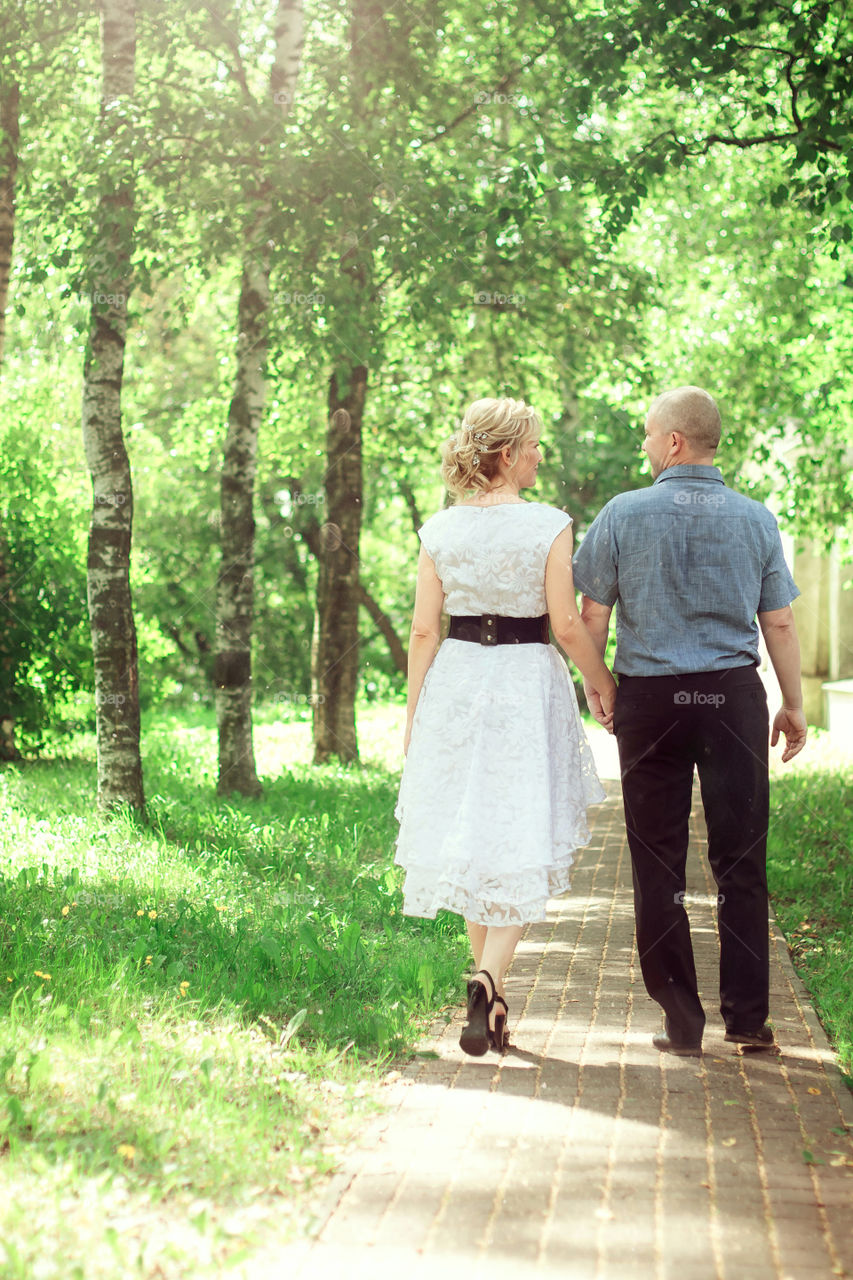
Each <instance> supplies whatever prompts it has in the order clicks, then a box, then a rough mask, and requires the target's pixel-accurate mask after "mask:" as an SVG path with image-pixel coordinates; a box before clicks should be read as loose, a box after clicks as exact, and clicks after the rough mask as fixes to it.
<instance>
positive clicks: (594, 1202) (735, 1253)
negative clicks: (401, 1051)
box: [241, 782, 853, 1280]
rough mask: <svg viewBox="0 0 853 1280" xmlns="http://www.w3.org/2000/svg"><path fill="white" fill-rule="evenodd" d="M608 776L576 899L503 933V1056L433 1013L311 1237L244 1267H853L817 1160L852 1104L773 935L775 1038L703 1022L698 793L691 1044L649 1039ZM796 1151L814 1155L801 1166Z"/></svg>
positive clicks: (841, 1216)
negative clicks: (522, 928) (700, 1027)
mask: <svg viewBox="0 0 853 1280" xmlns="http://www.w3.org/2000/svg"><path fill="white" fill-rule="evenodd" d="M608 788H609V791H610V799H609V800H608V802H607V803H606V804H605V805H603V806H601V807H600V808H599V809H598V810H597V811H594V817H593V822H594V828H593V837H594V838H593V841H592V843H591V844H590V846H589V847H588V848H587V849H586V850H585V851H583V853H582V854H581V855H580V857H579V859H578V866H577V870H576V874H575V877H574V886H573V894H572V895H570V896H569V897H567V898H564V899H562V900H560V901H558V902H554V903H552V904H550V910H549V920H548V921H547V923H544V924H537V925H534V926H532V927H531V928H529V929H528V930H527V931H526V933H525V936H524V938H523V939H522V943H521V945H520V946H519V949H518V953H517V955H516V960H515V963H514V966H513V969H512V971H511V972H510V975H509V978H508V983H507V990H508V999H509V1002H510V1027H511V1034H512V1039H513V1048H512V1049H511V1050H510V1052H509V1053H508V1054H507V1055H505V1056H503V1057H498V1056H497V1055H494V1054H489V1055H488V1057H487V1058H485V1059H480V1060H475V1059H467V1058H465V1056H464V1055H463V1054H462V1053H461V1051H460V1049H459V1047H458V1037H459V1031H460V1028H461V1025H462V1022H463V1011H462V1010H461V1009H460V1010H456V1011H455V1012H454V1013H453V1015H452V1017H451V1020H450V1021H449V1022H447V1021H441V1022H439V1023H437V1024H436V1027H435V1028H434V1030H433V1033H432V1036H431V1037H430V1040H429V1041H428V1044H427V1045H426V1046H425V1047H427V1048H432V1049H434V1050H435V1051H436V1052H437V1053H438V1054H439V1055H440V1056H439V1058H438V1059H423V1060H420V1061H418V1062H416V1063H412V1064H410V1065H409V1066H407V1067H406V1068H405V1069H404V1071H403V1081H402V1082H401V1085H402V1086H404V1087H399V1086H398V1087H397V1088H396V1089H390V1090H389V1091H388V1093H387V1094H386V1101H387V1102H388V1105H389V1108H390V1111H389V1114H388V1116H387V1117H386V1120H385V1122H384V1124H379V1125H377V1126H376V1128H375V1130H372V1131H371V1133H372V1137H371V1138H370V1141H369V1143H368V1142H367V1140H366V1139H365V1142H364V1143H363V1144H362V1145H361V1146H360V1147H358V1148H355V1149H354V1150H353V1153H352V1156H351V1157H350V1158H349V1159H348V1161H347V1163H346V1165H345V1167H344V1168H343V1169H342V1170H341V1171H340V1172H339V1174H338V1175H337V1176H336V1178H335V1181H334V1183H333V1184H332V1187H331V1188H330V1200H329V1208H328V1209H327V1211H326V1215H325V1218H324V1219H323V1220H322V1223H321V1227H320V1230H319V1232H318V1235H317V1237H316V1239H314V1240H313V1241H306V1242H303V1243H302V1244H299V1245H294V1246H290V1247H289V1248H288V1249H287V1250H283V1251H281V1252H280V1254H278V1255H276V1257H275V1259H273V1258H272V1257H271V1259H270V1260H269V1266H268V1268H267V1269H265V1267H266V1260H265V1259H264V1260H260V1259H259V1260H256V1264H255V1263H253V1264H252V1268H253V1269H251V1276H252V1280H266V1276H267V1275H269V1276H270V1277H272V1276H276V1278H278V1277H279V1276H280V1275H283V1274H287V1275H288V1277H293V1280H308V1277H311V1278H312V1280H314V1278H315V1277H316V1276H318V1275H325V1274H334V1273H339V1274H346V1275H347V1276H348V1277H355V1278H356V1280H358V1278H359V1277H364V1278H365V1280H367V1277H368V1276H369V1277H370V1280H384V1277H386V1276H387V1277H389V1280H390V1277H391V1276H393V1277H394V1280H399V1278H400V1276H403V1277H405V1280H420V1277H424V1278H425V1280H427V1278H428V1280H457V1277H459V1280H461V1278H462V1277H463V1276H464V1277H465V1280H479V1277H483V1280H486V1277H488V1280H503V1277H504V1276H506V1277H507V1280H509V1277H510V1276H512V1277H513V1280H518V1277H519V1276H521V1277H524V1278H525V1280H526V1277H528V1276H529V1277H531V1280H534V1278H536V1280H551V1277H553V1278H554V1280H556V1278H557V1277H560V1278H561V1280H817V1278H818V1277H819V1278H820V1280H831V1277H834V1276H836V1275H848V1276H850V1277H851V1278H853V1231H851V1228H850V1223H851V1221H853V1171H851V1169H850V1168H849V1167H845V1166H844V1165H837V1166H832V1165H831V1164H830V1161H831V1160H832V1159H836V1160H837V1159H838V1158H839V1157H841V1158H844V1157H846V1158H848V1159H851V1160H853V1142H851V1137H850V1133H849V1132H848V1133H847V1134H838V1133H835V1132H833V1130H834V1129H837V1128H839V1127H841V1126H843V1125H845V1124H846V1125H850V1126H853V1106H851V1100H850V1099H849V1098H848V1097H847V1096H846V1094H845V1090H844V1087H843V1085H842V1084H841V1082H840V1077H839V1075H838V1073H837V1072H836V1070H835V1068H834V1066H833V1059H832V1054H831V1052H830V1051H829V1048H828V1045H827V1044H826V1041H825V1039H824V1037H823V1033H822V1031H821V1029H820V1026H819V1024H818V1022H817V1019H816V1018H815V1016H814V1012H813V1010H812V1008H811V1006H810V1004H809V1002H808V999H807V997H806V996H805V993H804V991H803V989H802V987H801V985H800V984H799V982H798V980H797V978H796V977H795V975H794V973H793V970H792V969H791V966H790V961H789V959H788V954H787V949H786V948H785V946H784V943H783V942H782V941H780V939H779V936H778V930H776V929H775V926H774V927H773V931H772V947H771V966H772V969H771V989H772V993H773V1005H772V1017H773V1021H774V1025H775V1027H776V1030H777V1039H778V1042H779V1046H780V1049H779V1052H778V1053H765V1052H761V1053H749V1052H743V1053H742V1052H740V1051H739V1050H738V1049H737V1048H736V1047H735V1046H732V1045H729V1044H727V1043H726V1042H725V1041H724V1039H723V1028H722V1025H721V1023H720V1021H719V1016H718V1014H717V1013H716V1006H717V1003H718V997H717V991H716V983H717V980H718V951H717V944H716V932H715V931H716V923H715V918H714V912H713V909H712V908H711V906H710V900H711V898H712V896H713V891H714V890H713V883H712V881H711V878H710V874H709V871H708V868H707V860H706V859H705V858H704V853H703V843H702V842H703V840H704V830H703V827H702V823H701V818H700V816H699V815H700V810H699V807H698V804H695V805H694V815H693V818H692V819H691V829H692V831H693V845H694V847H693V849H692V850H691V855H690V859H689V866H688V909H689V911H690V915H691V921H692V926H693V929H694V943H695V949H696V960H697V972H698V976H699V982H700V989H701V991H702V995H703V1000H704V1003H705V1006H706V1010H707V1012H708V1026H707V1029H706V1035H705V1041H704V1048H705V1053H704V1056H703V1057H702V1058H701V1059H687V1058H685V1059H678V1058H670V1057H667V1056H666V1055H661V1054H659V1053H658V1052H657V1051H656V1050H654V1049H653V1048H652V1045H651V1036H652V1034H654V1033H655V1032H656V1031H657V1030H658V1029H659V1028H660V1026H661V1016H660V1011H659V1009H658V1007H657V1006H656V1005H655V1004H654V1002H652V1001H650V1000H649V999H648V997H647V995H646V993H645V991H644V990H643V988H642V983H641V981H640V977H639V968H638V965H637V962H636V954H635V948H634V939H633V908H632V898H631V872H630V859H629V857H628V854H627V851H626V848H625V840H624V830H623V826H622V815H621V804H620V803H619V799H618V785H616V784H614V783H613V782H609V783H608ZM810 1089H811V1090H820V1092H819V1093H815V1092H811V1093H810V1092H809V1090H810ZM804 1149H806V1150H809V1151H811V1152H812V1154H813V1156H814V1157H815V1158H816V1159H819V1160H821V1161H823V1163H822V1164H819V1165H813V1166H809V1165H807V1164H806V1163H805V1162H804V1158H803V1150H804ZM284 1259H286V1260H287V1266H286V1268H285V1267H283V1266H282V1262H283V1260H284ZM833 1268H834V1269H833ZM839 1268H840V1269H839ZM241 1280H242V1277H241Z"/></svg>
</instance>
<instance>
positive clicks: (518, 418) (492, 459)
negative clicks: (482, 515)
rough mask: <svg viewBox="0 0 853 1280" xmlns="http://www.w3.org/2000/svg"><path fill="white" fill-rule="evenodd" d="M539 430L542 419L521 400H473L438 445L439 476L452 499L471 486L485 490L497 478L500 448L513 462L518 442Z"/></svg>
mask: <svg viewBox="0 0 853 1280" xmlns="http://www.w3.org/2000/svg"><path fill="white" fill-rule="evenodd" d="M541 434H542V419H541V418H540V417H539V415H538V414H537V413H536V411H535V410H534V409H531V407H530V405H529V404H525V403H524V401H523V400H509V399H504V400H475V401H474V403H473V404H470V405H469V406H468V408H467V409H466V410H465V415H464V417H463V419H462V422H461V424H460V426H459V429H458V430H457V431H456V432H454V434H453V435H452V436H451V437H450V439H449V440H445V442H444V444H443V445H442V446H441V478H442V480H443V481H444V483H445V485H446V486H447V488H448V489H449V490H450V492H451V493H452V494H453V496H454V498H456V499H459V498H462V497H464V496H465V494H466V493H468V492H470V490H472V489H474V490H475V491H476V490H479V491H480V492H482V493H485V492H487V491H488V490H489V489H491V487H492V486H493V484H494V483H495V481H496V480H497V479H498V478H499V476H498V468H499V466H500V461H501V453H502V452H503V450H504V449H509V456H510V466H514V465H515V463H516V461H517V460H518V455H519V453H520V452H521V449H522V446H523V445H525V444H526V443H527V442H528V441H529V440H538V439H539V436H540V435H541Z"/></svg>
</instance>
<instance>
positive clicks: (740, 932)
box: [574, 387, 806, 1055]
mask: <svg viewBox="0 0 853 1280" xmlns="http://www.w3.org/2000/svg"><path fill="white" fill-rule="evenodd" d="M719 440H720V415H719V411H718V409H717V406H716V404H715V403H714V401H713V399H712V398H711V396H710V395H708V393H707V392H706V391H702V390H700V389H699V388H698V387H678V388H676V389H675V390H673V391H667V392H665V393H664V394H663V395H661V396H659V397H658V398H657V400H655V402H654V403H653V405H652V406H651V409H650V410H649V415H648V418H647V420H646V435H645V440H644V442H643V450H644V452H645V453H646V455H647V457H648V459H649V461H650V463H651V470H652V475H653V477H654V484H653V485H652V486H651V487H650V488H647V489H643V490H637V491H635V492H633V493H623V494H619V495H618V496H617V497H615V498H613V499H612V500H611V501H610V502H609V503H608V504H607V506H606V507H604V509H603V510H602V511H601V512H600V513H599V515H598V516H597V517H596V519H595V521H594V522H593V524H592V526H591V528H590V529H589V532H588V533H587V535H586V537H585V538H584V540H583V542H582V544H581V547H580V549H579V551H578V552H577V554H576V556H575V558H574V574H575V584H576V586H577V588H578V590H580V591H582V592H583V595H584V600H583V607H582V616H583V619H584V621H585V623H586V625H587V627H588V628H589V630H590V631H591V632H592V634H593V636H594V638H595V640H596V642H597V643H598V645H599V646H600V648H601V651H602V652H603V651H604V647H605V645H606V642H607V632H608V626H609V621H610V612H611V609H612V608H613V605H614V604H615V605H616V658H615V661H614V669H615V671H616V673H617V675H618V679H619V690H618V693H617V697H616V708H615V712H614V717H613V724H614V729H615V733H616V739H617V743H618V747H619V759H620V765H621V772H622V794H623V800H624V806H625V822H626V826H627V832H628V844H629V847H630V850H631V862H632V866H633V874H634V911H635V918H636V925H637V949H638V952H639V956H640V964H641V967H642V973H643V980H644V982H645V984H646V989H647V991H648V993H649V995H650V996H651V997H652V998H653V999H654V1000H656V1001H657V1002H658V1004H660V1005H661V1007H662V1008H663V1011H664V1015H665V1023H664V1026H665V1029H664V1032H663V1034H662V1035H657V1036H655V1037H654V1040H653V1043H654V1045H655V1047H656V1048H658V1049H660V1050H662V1051H664V1052H669V1053H676V1054H681V1055H698V1054H699V1053H701V1048H702V1033H703V1029H704V1026H705V1013H704V1010H703V1008H702V1004H701V1001H700V999H699V994H698V989H697V983H696V967H695V964H694V960H693V947H692V944H691V939H690V926H689V921H688V918H687V913H686V911H685V909H684V889H685V864H686V860H687V846H688V818H689V815H690V806H691V792H692V786H693V769H694V765H695V766H696V768H697V769H698V773H699V783H700V787H701V793H702V805H703V808H704V810H705V818H706V822H707V826H708V858H709V861H710V864H711V870H712V871H713V874H714V878H715V880H716V882H717V887H718V891H719V897H718V912H717V919H718V924H719V931H720V1011H721V1013H722V1016H723V1021H724V1023H725V1027H726V1039H727V1040H730V1041H734V1042H736V1043H739V1044H747V1045H755V1046H758V1047H770V1046H772V1045H773V1043H774V1041H773V1032H772V1030H771V1028H770V1027H769V1026H768V1024H767V1021H766V1019H767V1016H768V1012H769V991H768V986H769V930H768V923H767V877H766V846H767V822H768V812H769V780H768V745H767V740H768V736H769V733H768V730H769V725H768V713H767V699H766V696H765V693H764V687H763V685H762V683H761V680H760V679H759V676H758V672H757V670H756V667H757V664H758V661H759V654H758V626H757V625H756V615H757V620H758V625H759V626H760V627H761V631H762V634H763V636H764V640H765V643H766V645H767V650H768V653H769V655H770V660H771V662H772V663H773V668H774V670H775V672H776V676H777V678H778V681H779V686H780V689H781V693H782V708H781V710H780V711H779V712H778V713H777V715H776V718H775V720H774V722H773V734H772V739H771V745H773V746H775V745H776V743H777V741H778V740H779V735H780V733H781V734H784V736H785V748H784V751H783V753H782V759H783V760H784V761H788V760H791V759H793V757H794V756H795V755H796V754H797V753H798V752H799V751H800V750H801V749H802V747H803V745H804V743H805V740H806V721H805V716H804V715H803V709H802V691H801V686H800V652H799V643H798V640H797V633H796V628H795V626H794V618H793V613H792V610H791V601H792V600H794V599H795V598H796V597H797V596H798V595H799V592H798V590H797V588H796V586H795V585H794V581H793V579H792V577H791V575H790V573H789V572H788V569H787V566H786V564H785V560H784V556H783V553H782V545H781V540H780V538H779V531H778V528H777V526H776V521H775V520H774V518H773V516H772V515H771V514H770V512H769V511H768V510H767V509H766V508H765V507H763V506H762V505H761V503H759V502H755V501H753V500H752V499H751V498H746V497H744V496H743V495H742V494H739V493H735V492H733V491H732V490H731V489H729V488H727V487H726V485H725V483H724V481H723V477H722V475H721V473H720V471H719V470H718V468H717V467H715V466H714V453H715V451H716V448H717V445H718V444H719ZM587 696H588V699H589V702H590V707H591V709H592V711H593V713H594V714H596V715H599V714H600V708H599V707H598V706H597V704H596V698H595V694H594V692H592V691H591V690H590V691H588V693H587Z"/></svg>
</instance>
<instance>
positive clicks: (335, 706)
mask: <svg viewBox="0 0 853 1280" xmlns="http://www.w3.org/2000/svg"><path fill="white" fill-rule="evenodd" d="M366 396H367V368H366V366H365V365H357V366H356V367H355V368H353V369H352V370H351V371H350V373H349V386H348V389H347V391H346V394H345V395H343V396H341V394H340V389H339V386H338V378H337V375H336V374H333V375H332V377H331V379H330V381H329V427H328V431H327V434H326V513H327V520H326V524H324V525H323V528H322V530H321V539H320V553H321V554H320V571H319V575H318V579H317V612H316V617H315V624H314V643H313V645H312V652H311V670H312V686H313V687H312V695H313V696H312V702H313V708H314V710H313V719H314V763H315V764H323V763H325V762H326V761H327V760H329V759H330V758H331V757H332V756H338V757H339V758H340V759H341V760H357V759H358V741H357V738H356V730H355V695H356V688H357V685H358V606H359V602H360V591H359V568H358V544H359V537H360V534H361V512H362V471H361V438H362V426H363V421H364V403H365V398H366Z"/></svg>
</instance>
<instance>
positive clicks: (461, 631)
mask: <svg viewBox="0 0 853 1280" xmlns="http://www.w3.org/2000/svg"><path fill="white" fill-rule="evenodd" d="M448 639H449V640H471V641H472V642H473V643H474V644H487V645H492V644H549V643H550V639H549V634H548V615H547V613H543V614H542V616H541V617H539V618H503V617H501V616H500V615H499V614H497V613H483V614H480V615H478V616H477V617H476V618H463V617H460V616H459V615H454V616H453V617H452V618H451V619H450V631H449V632H448Z"/></svg>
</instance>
